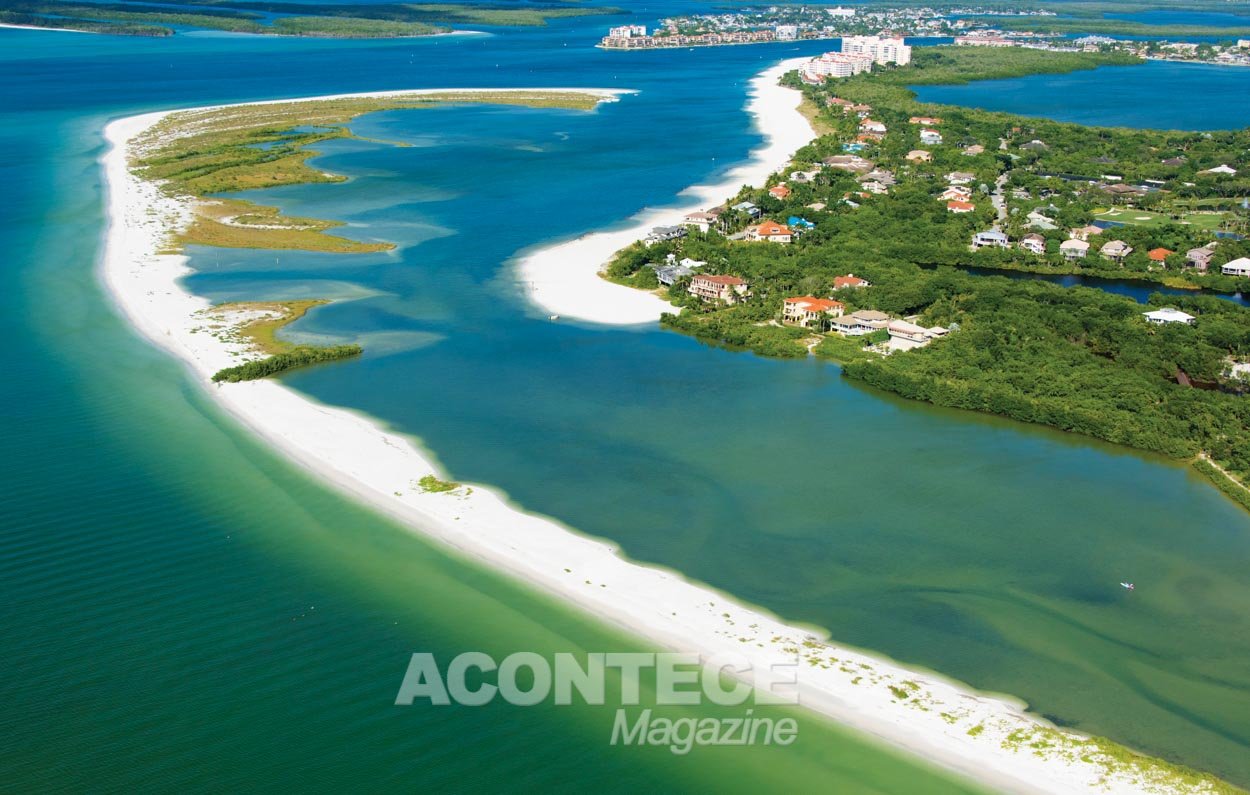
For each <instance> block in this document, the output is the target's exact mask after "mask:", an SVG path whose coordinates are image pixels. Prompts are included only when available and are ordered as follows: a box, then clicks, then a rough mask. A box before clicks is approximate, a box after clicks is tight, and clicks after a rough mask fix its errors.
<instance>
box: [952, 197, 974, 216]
mask: <svg viewBox="0 0 1250 795" xmlns="http://www.w3.org/2000/svg"><path fill="white" fill-rule="evenodd" d="M976 208H977V206H976V205H975V204H973V203H972V202H963V201H959V200H958V199H956V200H954V201H949V202H947V203H946V210H947V212H952V213H970V212H972V211H973V210H975V209H976Z"/></svg>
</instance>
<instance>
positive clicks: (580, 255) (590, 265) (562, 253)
mask: <svg viewBox="0 0 1250 795" xmlns="http://www.w3.org/2000/svg"><path fill="white" fill-rule="evenodd" d="M806 60H807V59H806V58H791V59H789V60H786V61H782V62H781V63H779V64H777V65H776V66H773V67H770V68H769V69H766V70H765V71H763V72H761V73H760V74H758V75H756V76H755V77H754V78H753V79H752V80H751V86H750V90H749V94H748V100H747V106H746V107H747V111H748V112H749V113H750V114H751V117H752V119H753V120H754V122H755V125H756V128H757V129H758V130H759V131H760V132H761V133H763V135H764V143H763V144H761V145H760V146H759V147H758V148H756V149H755V150H754V151H753V152H751V155H750V159H749V160H748V161H747V162H745V163H743V164H742V165H739V166H737V167H735V168H732V169H730V170H729V171H727V172H726V173H725V175H724V176H723V178H721V180H720V181H719V182H716V183H715V184H707V185H692V186H691V187H688V188H686V189H685V190H683V191H682V192H681V194H680V195H679V197H678V198H679V199H680V200H682V202H683V203H682V204H681V205H679V206H677V207H666V208H661V209H652V208H647V209H644V210H642V211H641V212H639V213H638V214H637V215H635V216H634V217H632V218H630V219H629V222H628V224H629V225H628V226H627V227H625V228H623V229H617V230H612V231H608V232H593V233H591V234H587V235H583V236H581V237H579V238H577V239H575V240H569V241H566V242H561V243H557V244H555V245H548V246H544V247H542V248H540V249H538V250H537V251H534V252H532V253H527V254H524V255H522V257H521V258H520V261H519V262H518V264H517V278H518V279H519V280H520V281H521V283H522V285H523V288H524V292H525V295H526V297H527V298H529V299H530V300H531V301H533V302H534V303H536V304H537V305H538V306H540V307H541V308H542V310H543V311H544V312H546V313H548V314H555V315H560V316H561V317H569V318H576V319H577V320H584V321H590V322H593V323H605V324H622V325H626V324H636V323H653V322H655V321H657V320H659V319H660V315H661V314H663V313H664V312H671V311H672V310H673V307H672V305H671V304H669V303H668V302H667V301H665V300H663V299H661V298H660V297H659V296H656V295H652V294H651V293H647V292H643V291H642V290H634V289H632V288H629V287H622V286H621V285H618V284H612V283H611V282H608V281H605V280H603V279H601V278H600V277H599V272H600V271H601V270H603V269H604V267H606V266H607V264H608V262H609V261H610V260H611V258H612V255H613V254H615V253H616V252H618V251H620V250H621V249H623V248H625V247H626V246H628V245H629V244H630V243H633V242H634V241H636V240H641V239H642V238H644V237H646V236H647V233H648V232H649V231H650V230H651V229H652V228H653V227H656V226H679V225H680V224H681V222H682V219H683V217H684V216H685V215H686V214H687V213H692V212H696V211H699V210H706V209H708V208H710V207H715V206H716V205H718V204H720V203H722V202H723V201H725V199H726V198H728V197H729V196H732V195H733V194H735V193H737V192H738V189H739V188H741V187H742V186H743V185H759V184H762V183H763V182H764V180H765V179H767V178H768V175H769V174H772V173H773V172H774V171H776V170H777V169H779V168H781V167H782V166H784V165H785V164H786V163H788V162H789V161H790V157H791V156H792V155H793V154H794V153H795V152H796V151H797V150H798V149H799V148H801V147H803V146H804V145H806V144H807V143H808V142H809V141H811V140H812V139H813V138H815V137H816V133H815V132H814V131H813V130H812V126H811V124H809V123H808V121H807V119H806V118H805V117H804V116H803V114H801V113H799V110H798V108H799V103H800V101H801V100H802V95H801V94H800V93H799V92H798V91H796V90H794V89H792V88H786V87H785V86H781V85H778V84H777V81H778V79H780V78H781V76H782V75H784V74H785V73H786V72H789V71H791V70H793V69H796V68H798V66H799V65H800V64H802V63H803V62H804V61H806Z"/></svg>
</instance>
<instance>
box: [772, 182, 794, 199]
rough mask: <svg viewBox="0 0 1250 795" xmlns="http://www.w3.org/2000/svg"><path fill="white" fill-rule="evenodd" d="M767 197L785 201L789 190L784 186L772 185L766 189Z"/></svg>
mask: <svg viewBox="0 0 1250 795" xmlns="http://www.w3.org/2000/svg"><path fill="white" fill-rule="evenodd" d="M768 195H769V196H772V197H773V198H774V199H785V198H787V197H789V195H790V189H789V188H787V187H786V186H785V185H784V184H782V185H774V186H773V187H771V188H769V189H768Z"/></svg>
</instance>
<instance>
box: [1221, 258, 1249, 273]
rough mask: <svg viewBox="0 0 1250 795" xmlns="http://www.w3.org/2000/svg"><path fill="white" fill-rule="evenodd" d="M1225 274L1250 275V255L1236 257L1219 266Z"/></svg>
mask: <svg viewBox="0 0 1250 795" xmlns="http://www.w3.org/2000/svg"><path fill="white" fill-rule="evenodd" d="M1220 273H1222V274H1224V275H1225V276H1250V257H1238V258H1237V259H1235V260H1231V261H1229V262H1225V263H1224V264H1223V265H1221V266H1220Z"/></svg>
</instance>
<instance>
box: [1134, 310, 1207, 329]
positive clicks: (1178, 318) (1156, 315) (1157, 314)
mask: <svg viewBox="0 0 1250 795" xmlns="http://www.w3.org/2000/svg"><path fill="white" fill-rule="evenodd" d="M1142 316H1143V317H1145V318H1146V322H1147V323H1154V324H1155V325H1159V326H1162V325H1163V324H1165V323H1184V324H1186V325H1190V326H1192V325H1194V324H1195V323H1197V322H1198V319H1197V318H1196V317H1194V316H1193V315H1191V314H1189V313H1188V312H1182V311H1181V310H1179V309H1175V308H1173V307H1170V306H1165V307H1163V308H1162V309H1155V310H1152V311H1150V312H1142Z"/></svg>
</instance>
